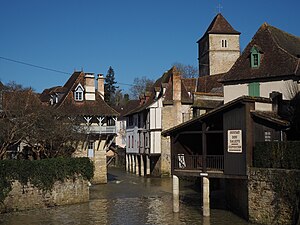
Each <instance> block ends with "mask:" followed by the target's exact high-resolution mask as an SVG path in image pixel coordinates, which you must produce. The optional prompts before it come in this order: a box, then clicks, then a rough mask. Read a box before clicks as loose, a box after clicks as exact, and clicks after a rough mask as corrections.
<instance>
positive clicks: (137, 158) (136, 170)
mask: <svg viewBox="0 0 300 225" xmlns="http://www.w3.org/2000/svg"><path fill="white" fill-rule="evenodd" d="M139 167H140V165H139V155H136V156H135V174H136V175H139Z"/></svg>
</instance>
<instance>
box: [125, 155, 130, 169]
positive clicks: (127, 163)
mask: <svg viewBox="0 0 300 225" xmlns="http://www.w3.org/2000/svg"><path fill="white" fill-rule="evenodd" d="M128 168H129V161H128V155H127V154H126V155H125V170H126V172H128V170H129V169H128Z"/></svg>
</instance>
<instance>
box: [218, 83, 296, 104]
mask: <svg viewBox="0 0 300 225" xmlns="http://www.w3.org/2000/svg"><path fill="white" fill-rule="evenodd" d="M291 83H293V82H292V81H291V80H288V81H284V80H281V81H271V82H260V97H265V98H269V97H270V93H272V92H273V91H278V92H280V93H282V95H283V99H290V96H289V94H288V89H289V86H290V85H291ZM243 95H248V84H236V85H224V103H227V102H229V101H232V100H234V99H236V98H238V97H241V96H243Z"/></svg>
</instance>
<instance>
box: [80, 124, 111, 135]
mask: <svg viewBox="0 0 300 225" xmlns="http://www.w3.org/2000/svg"><path fill="white" fill-rule="evenodd" d="M83 131H84V132H85V133H88V134H115V133H116V132H117V129H116V126H96V125H90V126H87V125H83Z"/></svg>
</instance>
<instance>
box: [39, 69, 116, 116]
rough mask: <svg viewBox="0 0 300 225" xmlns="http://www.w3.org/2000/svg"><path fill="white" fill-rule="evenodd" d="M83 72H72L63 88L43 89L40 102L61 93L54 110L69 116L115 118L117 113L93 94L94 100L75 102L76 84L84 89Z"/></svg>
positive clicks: (97, 94) (97, 95)
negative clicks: (53, 94) (61, 111)
mask: <svg viewBox="0 0 300 225" xmlns="http://www.w3.org/2000/svg"><path fill="white" fill-rule="evenodd" d="M84 76H85V73H84V72H82V71H81V72H79V71H77V72H74V73H73V74H72V75H71V77H70V78H69V79H68V81H67V82H66V83H65V85H64V86H63V87H61V86H58V87H53V88H49V89H45V90H44V91H43V93H42V94H41V96H40V99H41V101H43V102H49V98H50V94H52V93H62V94H63V96H62V98H61V99H60V100H59V102H58V103H57V104H56V105H55V107H56V108H58V109H60V110H63V111H64V112H65V113H67V114H70V115H74V114H75V115H87V116H88V115H90V116H91V115H99V116H117V115H119V113H118V112H117V111H116V110H114V109H113V108H112V107H110V106H109V105H108V104H107V103H106V102H105V101H104V100H103V99H102V97H101V96H100V94H99V93H98V92H97V91H96V92H95V100H83V101H75V100H74V96H73V91H74V90H75V88H76V87H77V85H78V84H81V85H82V86H83V87H84Z"/></svg>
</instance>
